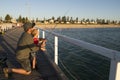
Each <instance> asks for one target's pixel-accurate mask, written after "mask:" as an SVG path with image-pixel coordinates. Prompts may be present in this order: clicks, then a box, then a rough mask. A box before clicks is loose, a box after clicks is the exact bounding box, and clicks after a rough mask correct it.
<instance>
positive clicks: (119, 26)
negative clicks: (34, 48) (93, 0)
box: [36, 24, 120, 28]
mask: <svg viewBox="0 0 120 80" xmlns="http://www.w3.org/2000/svg"><path fill="white" fill-rule="evenodd" d="M36 26H39V27H40V28H120V25H79V24H37V25H36Z"/></svg>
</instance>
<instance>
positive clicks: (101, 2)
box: [0, 0, 120, 20]
mask: <svg viewBox="0 0 120 80" xmlns="http://www.w3.org/2000/svg"><path fill="white" fill-rule="evenodd" d="M6 14H10V16H12V17H13V18H18V17H19V15H21V16H22V17H29V18H31V19H36V18H39V19H43V18H44V17H45V18H51V17H52V16H54V17H55V18H57V17H59V16H70V17H73V18H76V17H78V18H79V19H83V18H86V19H87V18H89V19H96V18H100V19H110V20H120V0H0V17H5V16H6Z"/></svg>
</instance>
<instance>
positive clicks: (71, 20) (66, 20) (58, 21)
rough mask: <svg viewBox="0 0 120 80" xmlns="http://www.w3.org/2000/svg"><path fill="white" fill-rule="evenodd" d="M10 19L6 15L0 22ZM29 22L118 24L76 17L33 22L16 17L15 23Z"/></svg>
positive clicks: (117, 22) (10, 19)
mask: <svg viewBox="0 0 120 80" xmlns="http://www.w3.org/2000/svg"><path fill="white" fill-rule="evenodd" d="M12 19H13V18H12V17H11V16H10V15H9V14H7V15H6V16H5V18H4V20H3V19H2V17H1V18H0V22H6V23H8V22H11V21H12ZM29 21H33V22H40V23H45V22H46V23H50V24H52V23H61V24H120V21H117V20H116V21H115V20H112V21H111V20H105V19H96V20H94V19H85V18H83V19H81V20H79V18H78V17H76V18H75V19H73V17H69V16H63V17H57V18H56V19H55V17H54V16H53V17H51V18H50V19H46V18H44V19H41V20H40V19H38V18H36V19H35V20H34V19H32V20H29V19H28V17H22V16H21V15H20V16H19V17H18V19H16V22H21V23H25V22H29Z"/></svg>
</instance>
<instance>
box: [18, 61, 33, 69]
mask: <svg viewBox="0 0 120 80" xmlns="http://www.w3.org/2000/svg"><path fill="white" fill-rule="evenodd" d="M18 61H19V63H20V64H21V66H22V68H23V69H25V70H26V71H31V68H32V67H31V62H30V59H21V60H18Z"/></svg>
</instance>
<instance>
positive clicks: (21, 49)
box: [16, 32, 38, 59]
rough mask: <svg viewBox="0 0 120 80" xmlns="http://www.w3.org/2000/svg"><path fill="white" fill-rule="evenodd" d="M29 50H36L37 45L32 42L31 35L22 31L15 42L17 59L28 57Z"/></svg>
mask: <svg viewBox="0 0 120 80" xmlns="http://www.w3.org/2000/svg"><path fill="white" fill-rule="evenodd" d="M31 50H32V51H34V52H36V51H37V50H38V47H36V45H35V44H34V42H33V37H32V35H31V34H28V33H26V32H24V33H23V34H22V35H21V37H20V38H19V41H18V43H17V50H16V57H17V59H25V58H29V53H30V52H31Z"/></svg>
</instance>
